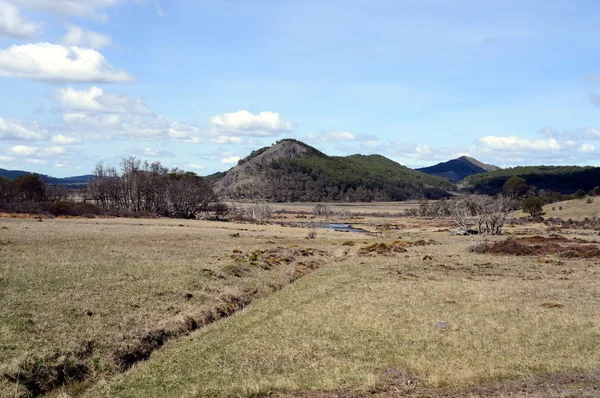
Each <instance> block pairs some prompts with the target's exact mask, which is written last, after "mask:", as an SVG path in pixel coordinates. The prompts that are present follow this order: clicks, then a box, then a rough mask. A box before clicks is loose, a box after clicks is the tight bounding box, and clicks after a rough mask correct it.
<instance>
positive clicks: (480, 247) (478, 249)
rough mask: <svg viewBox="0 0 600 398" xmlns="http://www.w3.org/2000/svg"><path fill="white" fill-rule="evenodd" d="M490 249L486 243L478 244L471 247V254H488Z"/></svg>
mask: <svg viewBox="0 0 600 398" xmlns="http://www.w3.org/2000/svg"><path fill="white" fill-rule="evenodd" d="M488 249H489V245H488V244H487V243H485V242H481V243H476V244H474V245H471V246H470V247H469V252H470V253H479V254H483V253H487V251H488Z"/></svg>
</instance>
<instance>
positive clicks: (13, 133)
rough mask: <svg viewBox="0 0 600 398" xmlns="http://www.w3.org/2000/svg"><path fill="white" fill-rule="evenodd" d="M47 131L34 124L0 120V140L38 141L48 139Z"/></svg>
mask: <svg viewBox="0 0 600 398" xmlns="http://www.w3.org/2000/svg"><path fill="white" fill-rule="evenodd" d="M48 134H49V133H48V131H46V130H45V129H43V128H42V127H41V126H40V125H39V124H38V123H36V122H23V121H9V120H6V119H3V118H0V140H14V141H40V140H45V139H47V138H48Z"/></svg>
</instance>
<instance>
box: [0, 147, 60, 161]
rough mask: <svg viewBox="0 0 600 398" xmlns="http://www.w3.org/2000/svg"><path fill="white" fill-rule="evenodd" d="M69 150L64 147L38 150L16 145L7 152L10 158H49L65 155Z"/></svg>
mask: <svg viewBox="0 0 600 398" xmlns="http://www.w3.org/2000/svg"><path fill="white" fill-rule="evenodd" d="M66 153H67V150H66V149H65V148H63V147H59V146H52V147H47V148H38V147H32V146H28V145H15V146H13V147H11V148H9V149H8V150H7V154H8V155H9V156H17V157H30V158H47V157H55V156H59V155H64V154H66Z"/></svg>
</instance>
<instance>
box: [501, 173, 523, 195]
mask: <svg viewBox="0 0 600 398" xmlns="http://www.w3.org/2000/svg"><path fill="white" fill-rule="evenodd" d="M502 193H503V194H504V196H507V197H509V198H519V197H521V196H523V195H525V194H526V193H527V181H525V179H524V178H523V177H519V176H512V177H510V178H509V179H508V180H506V182H505V183H504V185H503V186H502Z"/></svg>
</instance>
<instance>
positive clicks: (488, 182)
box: [463, 166, 600, 195]
mask: <svg viewBox="0 0 600 398" xmlns="http://www.w3.org/2000/svg"><path fill="white" fill-rule="evenodd" d="M512 176H519V177H522V178H524V179H525V181H526V182H527V185H529V186H535V187H537V188H538V189H544V190H552V191H555V192H560V193H562V194H566V195H571V194H573V193H575V192H576V191H577V190H578V189H583V190H584V191H585V192H588V191H590V190H592V189H593V188H594V187H596V186H599V185H600V167H592V166H586V167H581V166H524V167H522V166H521V167H511V168H507V169H501V170H493V171H490V172H487V173H483V174H476V175H472V176H469V177H467V178H465V180H464V181H463V183H464V185H465V186H466V187H467V188H469V189H470V190H472V191H474V192H477V193H484V194H496V193H499V192H501V191H502V186H503V185H504V183H505V182H506V181H507V180H508V179H509V178H510V177H512Z"/></svg>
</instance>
